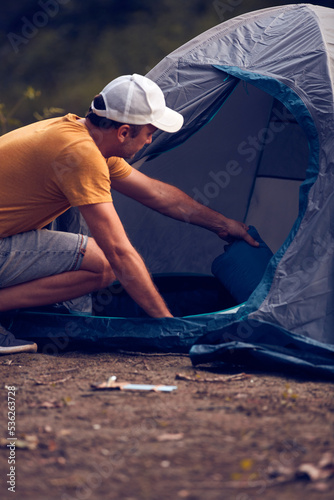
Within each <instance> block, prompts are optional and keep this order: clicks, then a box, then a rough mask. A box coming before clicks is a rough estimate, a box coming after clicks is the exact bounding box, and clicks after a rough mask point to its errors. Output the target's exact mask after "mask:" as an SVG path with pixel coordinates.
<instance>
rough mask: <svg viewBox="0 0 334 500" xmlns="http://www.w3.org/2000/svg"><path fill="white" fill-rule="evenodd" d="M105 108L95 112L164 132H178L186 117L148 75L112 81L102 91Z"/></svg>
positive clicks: (121, 121)
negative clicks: (175, 108)
mask: <svg viewBox="0 0 334 500" xmlns="http://www.w3.org/2000/svg"><path fill="white" fill-rule="evenodd" d="M101 95H102V97H103V100H104V103H105V106H106V109H97V108H95V106H94V101H93V102H92V104H91V109H92V111H93V112H94V113H95V114H96V115H98V116H103V117H104V118H108V119H109V120H114V121H117V122H120V123H128V124H129V125H149V124H150V125H154V127H157V128H158V129H160V130H163V131H165V132H177V131H178V130H180V128H181V127H182V125H183V116H182V115H181V114H180V113H178V112H177V111H174V110H172V109H170V108H168V107H167V106H166V102H165V97H164V95H163V93H162V90H161V89H160V87H159V86H158V85H157V84H156V83H155V82H153V81H152V80H150V79H149V78H146V77H145V76H141V75H137V74H133V75H124V76H120V77H118V78H116V79H115V80H112V81H111V82H110V83H108V85H107V86H106V87H104V89H103V90H102V92H101Z"/></svg>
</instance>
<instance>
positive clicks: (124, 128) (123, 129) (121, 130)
mask: <svg viewBox="0 0 334 500" xmlns="http://www.w3.org/2000/svg"><path fill="white" fill-rule="evenodd" d="M116 130H117V139H118V140H119V141H120V142H124V141H125V140H126V139H128V138H129V137H130V125H126V124H124V125H121V126H120V127H118V129H116Z"/></svg>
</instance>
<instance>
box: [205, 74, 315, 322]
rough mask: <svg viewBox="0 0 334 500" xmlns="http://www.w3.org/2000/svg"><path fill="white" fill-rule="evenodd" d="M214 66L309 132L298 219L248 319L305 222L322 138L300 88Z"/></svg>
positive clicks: (257, 291) (259, 289) (252, 302)
mask: <svg viewBox="0 0 334 500" xmlns="http://www.w3.org/2000/svg"><path fill="white" fill-rule="evenodd" d="M214 67H215V68H217V69H219V70H221V71H224V72H225V73H228V74H231V75H232V76H234V77H237V78H239V79H240V80H243V81H245V82H249V83H252V85H254V86H255V87H258V88H259V89H261V90H263V91H264V92H267V93H268V94H270V95H272V96H273V97H274V98H275V99H277V100H279V101H280V102H282V104H284V106H286V108H287V109H288V110H289V111H290V113H292V114H293V115H294V116H295V118H296V120H297V121H298V123H299V124H300V126H301V127H302V128H303V130H304V131H305V133H306V135H307V138H308V141H309V151H310V156H309V162H308V168H307V171H306V176H307V177H306V179H305V181H304V182H303V183H302V185H301V186H300V195H299V214H298V217H297V219H296V221H295V223H294V225H293V227H292V229H291V231H290V233H289V235H288V237H287V239H286V240H285V242H284V243H283V244H282V246H281V248H280V249H279V250H278V251H277V252H276V253H275V255H274V256H273V257H272V259H271V261H270V263H269V264H268V267H267V270H266V272H265V274H264V276H263V278H262V280H261V283H260V284H259V285H258V286H257V288H256V289H255V290H254V292H253V294H252V295H251V296H250V298H249V299H248V301H247V302H246V303H245V304H244V306H243V309H242V310H241V311H240V313H239V314H242V315H243V316H244V315H245V314H248V313H250V312H252V311H254V310H256V309H258V307H259V306H260V305H261V303H262V302H263V300H264V298H265V297H266V295H267V293H268V292H269V290H270V287H271V285H272V281H273V277H274V274H275V271H276V268H277V266H278V264H279V262H280V260H281V259H282V257H283V256H284V253H285V251H286V249H287V248H288V247H289V245H290V243H291V242H292V241H293V239H294V237H295V235H296V233H297V231H298V228H299V226H300V223H301V220H302V218H303V217H304V214H305V211H306V208H307V198H308V193H309V190H310V189H311V187H312V186H313V184H314V183H315V181H316V180H317V176H318V173H319V138H318V133H317V129H316V127H315V124H314V120H313V119H312V116H311V114H310V112H309V111H308V109H307V107H306V106H305V104H304V102H303V100H302V99H301V97H300V96H299V91H298V89H297V88H290V87H289V86H288V85H287V84H283V83H282V82H280V81H279V80H277V79H275V78H273V77H271V76H268V75H263V74H259V73H255V72H252V71H249V70H245V69H241V68H239V67H236V66H225V65H223V66H220V65H214Z"/></svg>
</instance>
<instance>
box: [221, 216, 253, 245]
mask: <svg viewBox="0 0 334 500" xmlns="http://www.w3.org/2000/svg"><path fill="white" fill-rule="evenodd" d="M248 229H249V227H248V226H247V224H244V223H243V222H238V221H236V220H233V219H226V222H225V224H224V227H222V228H221V230H218V231H217V235H218V236H219V238H221V239H222V240H225V241H227V242H229V243H230V242H232V241H233V240H234V239H237V240H245V241H246V242H247V243H248V244H249V245H251V246H253V247H258V246H259V242H258V241H256V240H254V238H252V236H251V235H250V234H248V233H247V231H248Z"/></svg>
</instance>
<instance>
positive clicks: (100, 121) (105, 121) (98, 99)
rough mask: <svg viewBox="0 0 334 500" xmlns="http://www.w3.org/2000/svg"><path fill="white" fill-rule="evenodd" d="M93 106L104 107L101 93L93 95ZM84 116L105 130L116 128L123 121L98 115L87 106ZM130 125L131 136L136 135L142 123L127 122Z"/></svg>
mask: <svg viewBox="0 0 334 500" xmlns="http://www.w3.org/2000/svg"><path fill="white" fill-rule="evenodd" d="M94 107H95V108H96V109H106V106H105V103H104V99H103V96H102V95H101V94H99V95H97V96H95V97H94ZM85 118H87V119H88V120H89V121H90V122H91V123H92V124H93V125H94V126H95V127H98V128H102V129H104V130H107V129H109V128H115V129H118V128H119V127H120V126H121V125H124V123H120V122H116V121H114V120H109V118H105V117H104V116H99V115H97V114H96V113H94V112H93V110H92V108H89V111H88V113H87V114H86V116H85ZM127 125H129V127H130V135H131V137H132V138H134V137H137V135H138V134H139V132H140V131H141V129H142V128H143V125H131V124H130V123H128V124H127Z"/></svg>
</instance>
